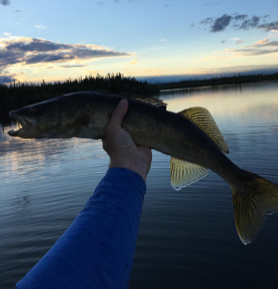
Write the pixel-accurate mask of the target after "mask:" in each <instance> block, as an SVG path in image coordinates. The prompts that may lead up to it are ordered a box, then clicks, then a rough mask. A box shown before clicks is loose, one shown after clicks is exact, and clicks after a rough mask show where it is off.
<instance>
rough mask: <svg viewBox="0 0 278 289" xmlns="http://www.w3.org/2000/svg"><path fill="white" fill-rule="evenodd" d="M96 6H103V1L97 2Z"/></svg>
mask: <svg viewBox="0 0 278 289" xmlns="http://www.w3.org/2000/svg"><path fill="white" fill-rule="evenodd" d="M97 4H98V5H100V6H103V5H104V4H105V2H104V1H99V2H97Z"/></svg>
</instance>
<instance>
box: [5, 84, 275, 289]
mask: <svg viewBox="0 0 278 289" xmlns="http://www.w3.org/2000/svg"><path fill="white" fill-rule="evenodd" d="M160 96H161V98H162V99H163V100H165V102H167V103H168V110H171V111H175V112H178V111H181V110H183V109H185V108H188V107H192V106H203V107H206V108H207V109H208V110H209V111H210V112H211V114H212V115H213V117H214V118H215V120H216V122H217V124H218V126H219V128H220V130H221V131H222V132H223V135H224V137H225V139H226V141H227V143H228V145H229V147H230V154H229V157H230V158H231V159H232V160H233V161H234V162H235V163H236V164H237V165H238V166H240V167H241V168H243V169H245V170H248V171H252V172H254V173H257V174H259V175H261V176H263V177H265V178H267V179H269V180H270V181H272V182H274V183H276V184H278V82H265V83H257V84H248V85H245V86H238V87H227V86H226V87H225V86H223V87H221V88H220V89H211V88H202V89H194V90H191V91H183V90H176V91H166V92H163V93H161V95H160ZM0 126H1V124H0ZM9 129H10V127H5V128H4V131H3V130H2V129H1V127H0V164H1V166H0V288H1V289H6V288H14V284H15V283H16V282H17V281H18V280H19V279H21V278H22V277H23V276H24V275H25V274H26V273H27V271H28V270H29V269H30V268H31V267H33V266H34V264H35V263H36V262H37V261H38V260H39V259H40V258H41V257H42V256H43V255H44V254H45V253H46V252H47V251H48V249H49V248H50V247H51V246H52V245H53V244H54V242H55V241H56V240H57V239H58V238H59V237H60V236H61V235H62V233H63V232H64V231H65V230H66V229H67V228H68V226H69V225H70V224H71V222H72V221H73V220H74V218H75V217H76V215H77V214H78V213H79V212H80V211H81V210H82V209H83V207H84V205H85V203H86V201H87V199H88V198H89V197H90V196H91V195H92V194H93V191H94V188H95V187H96V186H97V184H98V182H99V181H100V180H101V178H102V177H103V176H104V174H105V172H106V170H107V166H108V163H109V160H108V158H107V156H106V154H105V152H104V151H103V150H102V147H101V142H100V141H93V140H83V139H76V138H74V139H67V140H22V139H18V138H12V137H10V136H8V135H7V131H8V130H9ZM169 161H170V157H169V156H165V155H162V154H161V153H158V152H156V151H154V152H153V163H152V167H151V170H150V173H149V176H148V179H147V194H146V197H145V201H144V207H143V213H142V219H141V224H140V231H139V235H138V241H137V247H136V253H135V258H134V264H133V269H132V274H131V278H130V286H129V288H132V289H133V288H134V289H135V288H136V289H137V288H159V289H162V288H221V289H222V288H277V287H278V274H277V272H278V262H277V260H278V247H277V244H278V214H273V215H272V216H269V217H268V218H267V219H266V221H265V223H264V226H263V229H262V231H261V232H260V234H259V236H258V238H257V239H256V240H255V241H254V242H253V243H252V244H249V245H247V246H245V245H243V244H242V243H241V241H240V239H239V238H238V235H237V232H236V229H235V224H234V218H233V204H232V198H231V191H230V188H229V186H228V184H227V183H225V181H223V180H222V179H221V178H220V177H219V176H218V175H216V174H215V173H213V172H210V173H209V174H208V176H207V177H206V178H203V179H202V180H200V181H199V182H197V183H194V184H193V185H191V186H189V187H186V188H184V189H182V190H181V191H178V192H177V191H174V190H173V189H172V187H171V185H170V177H169Z"/></svg>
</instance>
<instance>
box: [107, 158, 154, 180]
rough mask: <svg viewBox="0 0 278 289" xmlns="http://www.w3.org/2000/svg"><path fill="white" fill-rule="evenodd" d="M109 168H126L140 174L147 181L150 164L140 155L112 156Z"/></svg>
mask: <svg viewBox="0 0 278 289" xmlns="http://www.w3.org/2000/svg"><path fill="white" fill-rule="evenodd" d="M109 168H125V169H129V170H131V171H133V172H135V173H137V174H139V175H140V176H141V177H142V178H143V180H144V181H145V182H146V178H147V174H148V172H149V170H150V166H149V165H148V164H147V163H146V162H144V161H143V160H142V159H140V158H139V157H135V156H132V157H130V156H122V157H121V156H117V157H114V158H111V162H110V165H109Z"/></svg>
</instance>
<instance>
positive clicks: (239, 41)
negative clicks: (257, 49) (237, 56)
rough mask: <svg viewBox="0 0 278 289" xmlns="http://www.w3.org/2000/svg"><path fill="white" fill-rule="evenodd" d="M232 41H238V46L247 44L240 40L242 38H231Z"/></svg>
mask: <svg viewBox="0 0 278 289" xmlns="http://www.w3.org/2000/svg"><path fill="white" fill-rule="evenodd" d="M230 40H235V41H236V44H241V43H243V42H245V41H244V40H242V39H240V38H237V37H236V38H231V39H230Z"/></svg>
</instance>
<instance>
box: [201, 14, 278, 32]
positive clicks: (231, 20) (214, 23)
mask: <svg viewBox="0 0 278 289" xmlns="http://www.w3.org/2000/svg"><path fill="white" fill-rule="evenodd" d="M268 16H269V15H265V16H261V17H258V16H256V15H254V16H252V17H251V18H249V17H248V15H247V14H234V15H228V14H224V15H222V16H221V17H218V18H211V17H209V18H206V19H204V20H202V21H201V22H200V24H201V25H210V26H211V27H210V31H211V32H220V31H224V30H225V29H226V28H227V27H228V26H231V27H233V28H236V29H239V30H249V29H254V28H260V29H264V30H266V31H270V30H276V29H277V30H278V22H271V23H265V24H262V25H259V23H260V21H261V20H263V21H265V19H266V18H267V17H268Z"/></svg>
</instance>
